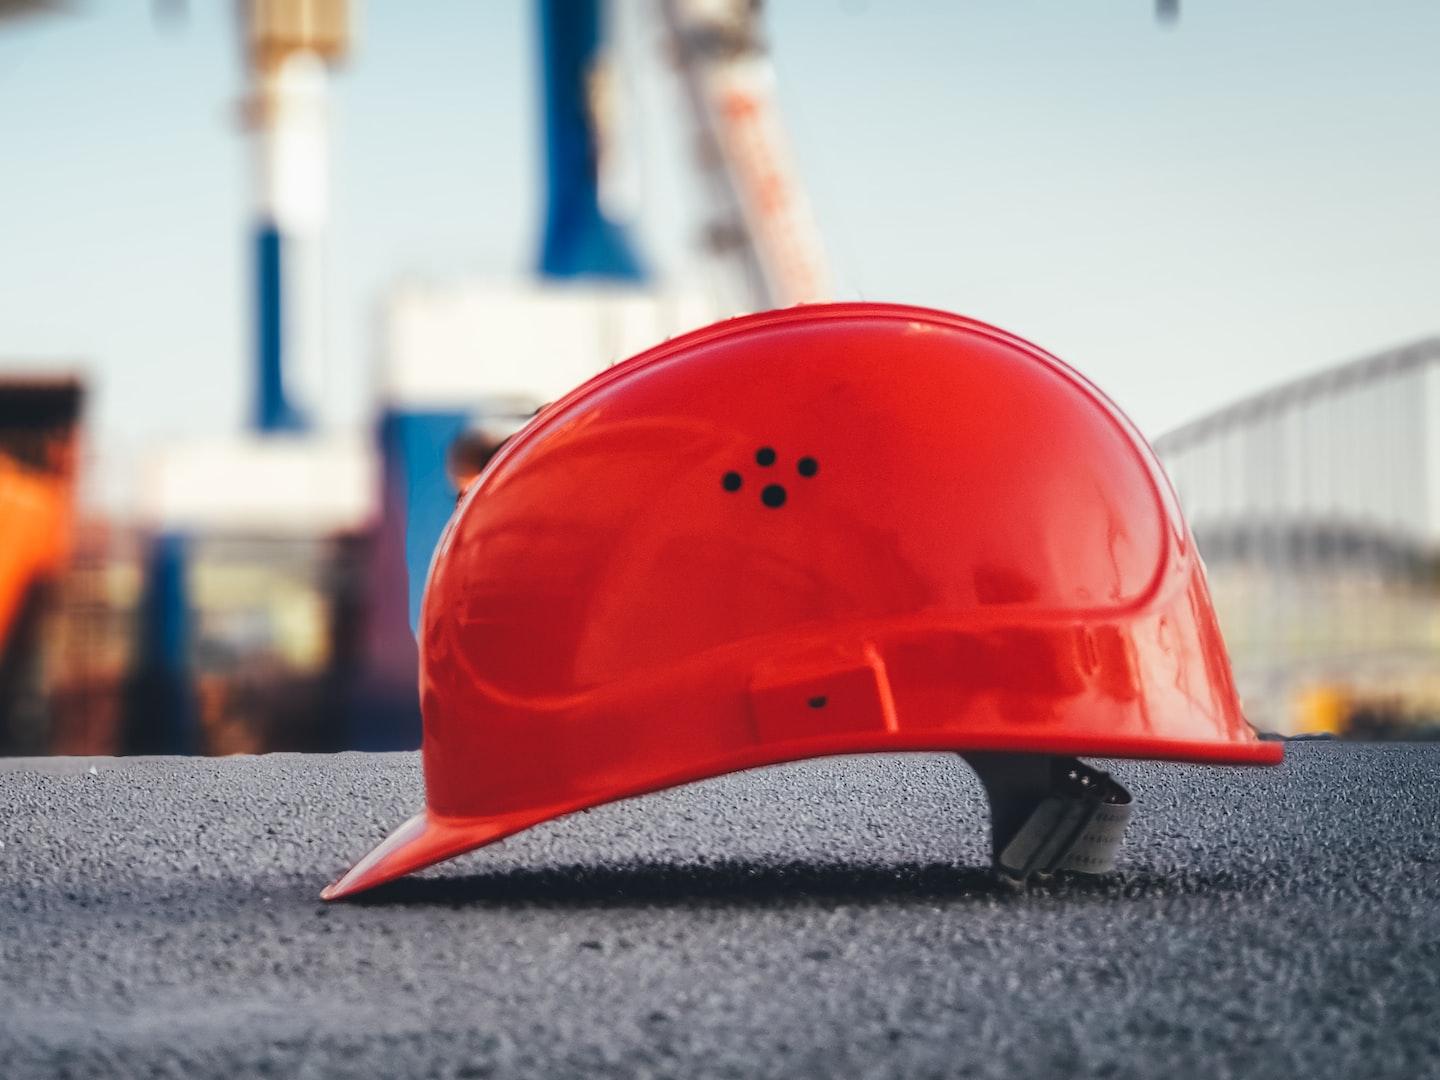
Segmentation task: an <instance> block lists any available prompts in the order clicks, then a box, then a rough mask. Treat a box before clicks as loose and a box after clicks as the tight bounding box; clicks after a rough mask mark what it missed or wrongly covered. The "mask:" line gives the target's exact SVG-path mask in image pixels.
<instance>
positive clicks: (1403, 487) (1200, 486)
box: [1155, 339, 1440, 738]
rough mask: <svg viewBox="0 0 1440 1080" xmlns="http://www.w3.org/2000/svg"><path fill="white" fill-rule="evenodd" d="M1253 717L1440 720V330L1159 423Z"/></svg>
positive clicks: (1374, 732) (1347, 723) (1286, 725)
mask: <svg viewBox="0 0 1440 1080" xmlns="http://www.w3.org/2000/svg"><path fill="white" fill-rule="evenodd" d="M1155 446H1156V449H1157V450H1158V451H1159V453H1160V456H1161V458H1162V460H1163V461H1164V463H1165V467H1166V468H1167V469H1168V470H1169V472H1170V476H1171V478H1172V480H1173V481H1174V483H1175V487H1176V489H1177V491H1178V493H1179V495H1180V501H1181V502H1182V503H1183V505H1184V507H1185V510H1186V512H1187V514H1188V515H1189V518H1190V523H1191V527H1192V529H1193V530H1194V532H1195V537H1196V542H1197V543H1198V545H1199V547H1200V551H1201V553H1202V555H1203V556H1204V558H1205V562H1206V566H1207V567H1208V570H1209V577H1210V588H1211V590H1212V592H1213V594H1214V598H1215V603H1216V605H1217V608H1218V610H1219V613H1220V621H1221V625H1222V628H1223V630H1224V633H1225V641H1226V643H1227V644H1228V646H1229V648H1230V652H1231V657H1232V659H1233V661H1234V664H1235V673H1236V678H1237V680H1238V682H1239V684H1240V689H1241V693H1242V695H1243V697H1244V700H1245V705H1246V709H1247V712H1248V713H1249V715H1250V717H1251V719H1252V721H1254V722H1256V723H1258V724H1260V725H1261V726H1262V727H1265V728H1267V729H1270V730H1274V731H1281V732H1287V733H1296V732H1329V733H1332V734H1338V735H1351V736H1357V737H1365V738H1384V737H1398V736H1403V735H1412V736H1413V735H1417V734H1423V733H1430V734H1440V340H1433V339H1432V340H1427V341H1421V342H1417V343H1415V344H1413V345H1408V346H1406V347H1404V348H1398V349H1393V350H1390V351H1387V352H1383V353H1380V354H1379V355H1376V356H1370V357H1366V358H1364V359H1361V360H1356V361H1354V362H1352V363H1347V364H1341V365H1339V366H1337V367H1334V368H1331V369H1329V370H1328V371H1324V372H1321V373H1320V374H1317V375H1313V376H1310V377H1308V378H1304V379H1300V380H1299V381H1296V382H1292V383H1289V384H1287V385H1285V386H1280V387H1277V388H1275V389H1273V390H1270V391H1268V392H1266V393H1262V394H1258V395H1256V396H1254V397H1250V398H1246V399H1245V400H1243V401H1239V402H1236V403H1235V404H1233V405H1231V406H1229V407H1228V408H1225V409H1222V410H1220V411H1219V412H1216V413H1214V414H1212V415H1210V416H1206V417H1202V418H1201V419H1199V420H1196V421H1194V422H1193V423H1190V424H1187V425H1185V426H1184V427H1182V428H1180V429H1178V430H1176V431H1172V432H1170V433H1169V434H1168V435H1165V436H1163V437H1162V438H1160V439H1158V440H1156V443H1155Z"/></svg>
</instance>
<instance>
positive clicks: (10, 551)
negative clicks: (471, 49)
mask: <svg viewBox="0 0 1440 1080" xmlns="http://www.w3.org/2000/svg"><path fill="white" fill-rule="evenodd" d="M68 10H70V9H69V7H68V6H67V5H63V4H56V3H47V2H43V0H0V27H3V26H4V25H6V23H7V21H9V20H13V21H15V22H28V21H30V18H29V17H34V18H48V17H50V16H51V15H52V13H55V12H65V11H68ZM530 10H531V12H532V14H533V20H534V21H533V29H534V41H535V43H536V49H535V54H534V55H535V68H536V71H537V73H538V79H537V84H538V87H539V94H538V103H537V104H538V108H537V109H536V110H535V113H536V117H537V119H538V125H537V128H538V136H539V137H538V138H537V140H536V148H537V150H538V153H537V154H536V155H535V156H536V160H537V163H538V168H537V170H536V180H535V186H536V188H537V189H538V190H540V191H541V192H542V193H543V197H542V198H541V199H540V200H539V208H540V210H539V212H540V215H541V216H540V220H538V221H537V222H536V230H535V232H536V241H535V245H534V249H533V250H534V252H535V256H534V259H533V261H532V263H531V265H532V270H531V272H530V273H528V274H526V275H523V276H517V275H511V276H506V277H501V278H493V277H492V278H482V277H476V276H473V275H471V276H463V277H455V278H451V279H446V280H439V281H435V280H424V281H414V280H401V281H398V282H397V283H395V284H394V285H392V286H391V287H389V288H388V289H386V290H385V291H384V292H383V293H382V294H381V295H380V296H378V297H377V303H376V325H375V333H374V335H373V338H372V340H373V357H372V359H373V371H374V383H373V388H372V393H371V396H370V399H369V403H368V410H369V411H368V415H369V418H370V419H369V422H368V425H367V428H366V429H365V430H362V431H358V432H357V431H355V430H353V429H352V430H335V429H332V428H331V427H329V426H327V423H326V419H325V409H324V408H323V405H324V402H325V387H326V385H327V380H328V379H329V378H330V377H331V374H332V373H333V372H334V370H335V365H337V364H339V363H342V362H343V363H345V364H347V365H348V364H355V363H357V362H358V360H357V358H355V357H346V358H339V357H335V356H332V355H331V352H332V350H331V347H330V342H331V340H332V334H331V330H332V329H333V328H332V327H329V326H328V325H327V310H328V308H327V302H326V296H327V292H328V284H327V277H328V275H327V267H326V251H327V250H328V248H329V243H328V240H327V231H328V229H329V227H330V226H329V222H330V206H329V204H330V177H329V173H330V167H331V153H330V146H329V142H330V127H331V118H330V115H329V87H330V79H331V77H332V73H333V72H334V71H335V70H336V69H337V68H338V67H339V65H341V64H342V63H343V62H345V61H347V59H348V58H349V56H350V54H351V52H352V50H353V47H354V39H355V37H356V35H355V32H354V24H355V16H356V11H355V9H354V5H353V4H352V3H351V2H349V0H239V2H237V3H236V5H235V11H236V13H237V16H238V18H237V19H236V21H235V23H234V24H233V25H234V28H235V31H236V32H237V38H238V41H239V44H240V53H241V56H242V58H243V63H244V77H245V83H246V87H245V90H244V92H243V94H242V100H241V107H240V110H239V112H240V117H241V120H242V127H243V129H244V130H245V131H246V133H247V136H248V138H249V140H250V148H251V151H252V158H251V190H252V191H253V208H252V211H251V214H250V227H249V235H250V244H249V250H250V257H249V260H248V263H249V275H248V279H249V280H248V289H247V292H248V308H249V311H250V318H249V319H248V320H247V325H248V327H249V332H248V339H249V342H248V344H249V350H248V351H249V355H250V357H251V361H250V369H249V379H248V390H249V402H248V406H249V407H248V410H247V413H248V420H247V424H246V430H244V431H243V432H242V431H235V432H218V433H215V434H214V435H212V436H210V437H207V438H205V439H201V440H195V439H190V440H186V441H184V442H176V443H169V444H161V445H152V446H150V447H148V448H147V452H146V453H145V454H144V457H143V464H142V465H141V467H140V468H139V469H138V470H136V472H137V483H136V490H137V492H138V496H137V497H136V498H135V499H134V500H133V505H132V506H130V507H128V508H127V510H126V511H125V512H123V513H119V514H113V515H111V516H109V517H99V516H97V515H96V513H95V512H94V511H93V510H91V509H88V508H86V507H85V506H83V505H82V506H80V507H79V508H78V509H77V508H76V507H75V506H74V503H75V499H74V495H73V492H74V489H75V485H76V474H77V466H76V452H75V449H76V447H77V446H78V445H81V444H82V442H83V439H82V429H83V421H82V413H81V402H82V399H83V397H84V386H83V384H82V381H81V379H80V378H79V377H78V376H63V377H56V376H54V375H53V373H52V374H51V375H48V376H46V377H45V378H44V379H40V378H24V377H21V376H18V375H14V376H7V377H6V378H5V379H4V380H3V381H0V754H16V753H27V754H28V753H46V752H54V753H117V752H121V753H123V752H185V753H230V752H240V751H259V750H269V749H293V750H331V749H341V748H346V747H354V748H365V749H385V748H404V747H412V746H414V745H416V744H417V742H418V738H419V716H418V710H417V706H416V693H415V679H416V664H417V656H416V645H415V640H414V636H413V631H412V628H413V625H414V623H415V620H416V618H417V615H418V608H419V601H420V596H421V593H422V591H423V585H424V579H425V574H426V571H427V568H428V564H429V560H430V554H431V551H432V550H433V547H434V544H435V542H436V540H437V539H438V537H439V535H440V532H441V530H442V529H443V527H444V524H445V522H446V520H447V519H448V517H449V515H450V513H451V511H452V509H453V507H454V505H455V500H456V497H457V493H458V492H459V490H460V489H461V488H462V487H463V486H464V484H465V483H466V482H468V480H469V479H470V478H472V477H473V476H474V475H475V473H476V472H477V471H478V469H479V468H481V467H483V464H484V462H485V460H486V459H487V458H488V456H489V455H490V454H491V453H493V452H494V451H495V449H496V448H497V447H498V446H499V445H500V444H501V443H502V442H503V441H504V439H505V438H507V437H508V436H509V435H511V434H513V433H514V432H515V431H516V430H518V429H519V428H520V427H521V426H523V425H524V424H525V423H526V422H527V421H528V419H529V418H530V417H531V416H532V415H533V414H534V413H535V411H536V410H537V409H539V408H540V407H542V406H543V405H544V404H545V403H546V402H549V401H551V400H554V399H555V398H556V397H558V396H560V395H561V394H563V393H565V392H566V391H568V390H569V389H570V388H572V387H573V386H575V385H576V384H578V383H579V382H581V381H583V380H584V379H586V378H588V377H589V376H591V375H593V374H595V373H597V372H598V371H600V370H602V369H603V368H605V367H606V366H608V365H609V364H612V363H615V362H616V361H618V360H620V359H622V358H624V357H625V356H628V355H632V354H634V353H636V352H639V351H641V350H643V349H645V348H647V347H649V346H651V345H654V344H656V343H658V342H660V341H662V340H664V339H665V338H667V337H669V336H672V335H674V334H677V333H681V332H684V331H686V330H689V329H691V328H693V327H696V326H699V325H703V324H705V323H708V322H710V321H713V320H714V319H717V318H721V317H724V316H727V315H733V314H738V313H740V312H743V311H748V310H756V309H762V308H766V307H773V306H783V305H786V304H791V303H797V302H805V301H811V300H818V299H824V298H825V297H826V296H827V295H828V292H829V289H830V284H829V272H828V267H827V260H826V255H825V251H824V245H823V244H822V242H821V233H820V230H819V228H818V227H817V224H816V222H815V220H814V217H813V215H812V213H811V210H810V206H809V200H808V198H807V196H806V192H805V189H804V186H803V185H802V184H801V183H800V180H799V177H798V174H797V171H796V169H795V166H794V163H793V160H792V156H791V154H790V150H789V146H788V139H787V137H786V127H785V125H784V123H783V122H782V119H781V116H780V112H779V109H778V107H777V99H776V93H775V74H774V69H773V66H772V64H771V60H770V57H769V53H768V49H767V44H766V39H765V34H764V24H763V20H762V18H761V8H760V6H759V4H757V3H755V2H753V0H648V2H644V3H641V2H637V3H635V4H633V5H626V4H621V3H618V2H616V0H531V8H530ZM1156 10H1157V14H1158V15H1159V17H1160V18H1161V19H1162V21H1168V22H1173V20H1174V16H1175V14H1177V13H1178V5H1176V4H1158V5H1157V9H1156ZM154 11H155V13H156V15H157V18H159V17H162V16H163V18H164V19H165V20H166V21H169V22H178V23H181V24H183V22H184V19H183V18H178V19H177V18H176V13H177V12H178V13H179V14H180V15H182V16H183V14H184V11H185V4H184V3H183V0H166V2H164V3H160V2H158V0H157V3H156V4H155V5H154ZM22 16H24V17H26V18H22ZM57 22H58V20H57ZM637 24H643V25H645V26H647V27H648V28H649V29H648V30H647V31H645V32H643V33H640V32H636V26H637ZM627 26H628V27H629V31H628V32H626V28H627ZM657 46H659V51H660V54H659V55H658V56H657V55H656V53H657ZM657 59H659V60H663V61H664V62H665V63H666V64H668V65H669V67H670V68H671V69H672V74H673V83H672V88H673V91H674V94H675V97H676V99H677V100H678V101H680V102H682V103H683V108H682V109H681V111H680V122H681V124H682V125H683V126H684V127H686V128H687V129H688V131H687V134H688V136H689V143H688V145H689V147H690V153H689V155H688V158H687V160H686V162H685V165H686V167H687V171H686V178H687V179H688V181H689V183H690V185H691V186H692V187H693V188H694V189H695V192H696V193H697V194H698V198H697V199H695V200H694V201H693V203H692V207H691V212H692V213H693V215H694V218H695V220H694V225H695V226H696V228H695V229H694V238H695V241H696V245H695V253H696V255H697V259H696V263H697V266H696V269H698V270H699V273H697V274H694V275H693V276H691V277H685V278H681V277H675V276H672V277H661V276H659V275H658V274H657V272H656V270H655V268H654V267H653V266H652V264H651V260H649V259H648V258H647V254H646V252H645V251H643V250H641V247H640V245H639V243H638V241H637V239H636V236H637V235H638V231H637V230H636V229H634V228H633V225H634V223H635V218H636V217H637V215H638V214H639V213H640V212H641V210H642V209H643V208H641V207H638V206H637V205H636V204H635V200H634V199H629V200H627V199H626V198H625V197H624V196H625V193H624V188H625V183H624V175H623V174H624V172H625V169H624V164H625V161H626V152H627V151H626V147H625V146H624V144H625V143H626V139H625V134H626V127H627V125H626V123H625V121H626V120H627V117H628V116H629V114H631V113H634V112H637V111H638V109H637V103H635V102H633V101H630V100H628V99H627V96H626V93H625V89H626V80H625V79H624V78H622V77H620V76H621V75H623V74H624V73H625V72H626V71H627V69H629V68H631V66H633V65H639V64H641V63H644V62H646V61H647V60H648V61H649V62H651V63H653V62H654V61H655V60H657ZM517 90H518V88H517ZM507 107H508V106H507ZM634 149H635V148H634V147H631V148H630V151H631V152H633V151H634ZM523 151H524V148H523V147H519V146H516V147H498V148H496V149H495V152H496V153H503V154H515V155H518V154H521V153H523ZM242 302H243V301H242ZM6 370H9V367H8V366H7V367H6ZM51 370H52V372H53V367H52V369H51ZM1157 448H1158V450H1159V451H1160V454H1161V456H1162V458H1163V460H1164V461H1165V464H1166V467H1167V468H1168V469H1169V470H1170V472H1171V474H1172V476H1173V478H1174V481H1175V484H1176V487H1177V489H1178V491H1179V494H1180V496H1181V499H1182V501H1183V502H1184V504H1185V506H1186V509H1187V511H1188V513H1189V515H1190V520H1191V522H1192V525H1193V527H1194V530H1195V534H1196V537H1197V541H1198V544H1199V547H1200V550H1201V553H1202V555H1203V556H1204V557H1205V559H1206V561H1207V563H1208V566H1209V570H1210V578H1211V585H1212V589H1213V591H1214V593H1215V599H1216V602H1217V606H1218V608H1219V611H1220V615H1221V620H1222V623H1223V628H1224V631H1225V635H1226V639H1227V641H1228V643H1229V645H1230V648H1231V650H1232V653H1233V655H1234V660H1235V665H1236V672H1237V677H1238V679H1239V681H1240V684H1241V689H1242V692H1243V693H1244V696H1245V700H1246V703H1247V708H1248V710H1249V713H1250V716H1251V718H1252V719H1253V720H1254V721H1255V722H1256V723H1257V724H1258V725H1259V726H1260V727H1262V728H1265V729H1269V730H1273V731H1279V732H1287V733H1295V732H1305V731H1317V732H1329V733H1333V734H1339V735H1345V736H1352V737H1363V738H1378V737H1394V736H1414V735H1417V734H1425V733H1432V732H1434V731H1435V730H1436V727H1437V722H1440V721H1437V718H1440V685H1437V683H1440V342H1436V341H1425V342H1421V343H1419V344H1416V345H1413V346H1409V347H1406V348H1403V349H1398V350H1393V351H1390V352H1387V353H1384V354H1382V355H1379V356H1375V357H1372V358H1369V359H1365V360H1361V361H1357V362H1355V363H1351V364H1345V365H1341V366H1339V367H1337V368H1334V369H1333V370H1331V371H1328V372H1325V373H1322V374H1320V375H1316V376H1313V377H1310V378H1306V379H1302V380H1300V381H1298V382H1295V383H1292V384H1289V385H1286V386H1283V387H1280V388H1278V389H1275V390H1272V391H1270V392H1268V393H1264V394H1260V395H1258V396H1255V397H1251V398H1247V399H1245V400H1243V401H1240V402H1237V403H1236V404H1234V405H1232V406H1230V407H1228V408H1225V409H1222V410H1220V411H1218V412H1216V413H1214V414H1213V415H1211V416H1208V417H1205V418H1202V419H1200V420H1197V421H1195V422H1193V423H1191V424H1187V425H1186V426H1184V427H1183V428H1180V429H1179V430H1176V431H1174V432H1172V433H1170V434H1169V435H1166V436H1164V437H1162V438H1161V439H1159V440H1158V441H1157Z"/></svg>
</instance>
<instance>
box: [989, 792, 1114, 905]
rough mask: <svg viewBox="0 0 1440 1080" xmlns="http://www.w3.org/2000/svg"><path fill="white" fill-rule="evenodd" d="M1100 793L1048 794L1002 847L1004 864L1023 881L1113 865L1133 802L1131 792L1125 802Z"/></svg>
mask: <svg viewBox="0 0 1440 1080" xmlns="http://www.w3.org/2000/svg"><path fill="white" fill-rule="evenodd" d="M1102 775H1103V774H1102ZM1106 779H1107V781H1108V783H1109V784H1112V785H1114V787H1115V788H1119V785H1118V784H1116V783H1115V781H1113V780H1109V778H1108V777H1107V778H1106ZM1120 790H1121V791H1122V792H1123V789H1120ZM1097 795H1099V793H1098V792H1097V794H1096V795H1091V794H1088V793H1087V794H1085V795H1072V794H1068V793H1055V794H1051V795H1047V796H1046V797H1045V798H1044V799H1042V800H1041V801H1040V803H1039V805H1037V806H1036V807H1035V809H1034V811H1033V812H1032V813H1031V814H1030V816H1029V817H1028V818H1027V819H1026V820H1025V823H1024V824H1023V825H1021V826H1020V828H1019V829H1018V830H1017V831H1016V833H1015V835H1014V836H1013V837H1012V838H1011V840H1010V842H1009V843H1008V844H1006V845H1005V848H1004V850H1003V851H1001V852H1000V855H999V857H998V858H997V860H996V862H997V863H998V864H999V867H1000V869H1001V870H1003V871H1005V872H1006V873H1007V874H1010V875H1011V876H1013V877H1017V878H1020V879H1022V880H1023V879H1025V878H1027V877H1029V876H1030V875H1031V874H1035V873H1054V872H1055V871H1058V870H1069V871H1073V872H1075V873H1080V874H1104V873H1108V872H1109V871H1111V870H1113V869H1114V868H1115V855H1116V852H1117V851H1118V850H1119V848H1120V842H1121V841H1122V840H1123V839H1124V837H1125V827H1126V826H1127V825H1128V824H1129V823H1130V811H1131V807H1132V805H1133V804H1132V803H1131V802H1130V801H1129V795H1128V794H1126V795H1125V801H1124V802H1104V801H1102V798H1100V797H1097Z"/></svg>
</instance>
